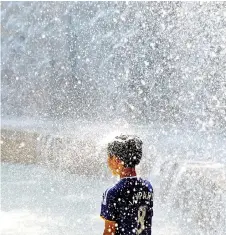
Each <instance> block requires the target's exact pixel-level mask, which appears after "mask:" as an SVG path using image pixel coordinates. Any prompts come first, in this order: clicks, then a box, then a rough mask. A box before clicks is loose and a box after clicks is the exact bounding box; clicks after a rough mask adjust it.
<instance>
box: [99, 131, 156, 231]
mask: <svg viewBox="0 0 226 235" xmlns="http://www.w3.org/2000/svg"><path fill="white" fill-rule="evenodd" d="M141 157H142V141H141V140H140V139H139V138H138V137H136V136H129V135H121V136H117V137H115V140H114V141H113V142H111V143H109V144H108V166H109V168H110V169H111V171H112V173H113V175H119V176H120V181H119V182H118V183H117V184H116V185H115V186H114V187H112V188H110V189H108V190H106V191H105V193H104V195H103V201H102V205H101V213H100V216H101V217H102V218H103V219H104V220H105V229H104V235H130V234H133V235H135V234H138V235H151V225H152V216H153V188H152V185H151V184H150V182H148V181H146V180H144V179H142V178H140V177H137V176H136V170H135V166H136V165H138V164H139V163H140V160H141Z"/></svg>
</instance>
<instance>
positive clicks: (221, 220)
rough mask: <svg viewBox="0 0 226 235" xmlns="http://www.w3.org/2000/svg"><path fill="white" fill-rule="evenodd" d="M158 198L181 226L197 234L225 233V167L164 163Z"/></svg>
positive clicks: (193, 163)
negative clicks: (181, 219) (169, 208)
mask: <svg viewBox="0 0 226 235" xmlns="http://www.w3.org/2000/svg"><path fill="white" fill-rule="evenodd" d="M160 195H161V199H162V202H163V203H168V204H170V207H171V211H174V212H176V213H178V215H179V217H181V218H183V221H184V224H183V226H185V227H187V228H188V230H189V228H191V227H193V230H194V229H195V230H197V234H226V221H225V215H226V213H225V212H226V166H225V165H224V164H220V163H214V162H173V163H172V162H165V163H164V164H163V165H162V168H161V187H160Z"/></svg>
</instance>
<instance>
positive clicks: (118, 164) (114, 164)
mask: <svg viewBox="0 0 226 235" xmlns="http://www.w3.org/2000/svg"><path fill="white" fill-rule="evenodd" d="M108 166H109V168H110V170H111V172H112V174H113V175H120V173H121V171H122V169H123V164H122V161H121V160H119V159H118V158H117V157H116V156H110V155H109V156H108Z"/></svg>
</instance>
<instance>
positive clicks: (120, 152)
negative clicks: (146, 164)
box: [108, 135, 143, 168]
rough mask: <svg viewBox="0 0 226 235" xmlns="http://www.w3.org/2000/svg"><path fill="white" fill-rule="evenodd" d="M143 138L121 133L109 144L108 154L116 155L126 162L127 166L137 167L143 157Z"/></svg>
mask: <svg viewBox="0 0 226 235" xmlns="http://www.w3.org/2000/svg"><path fill="white" fill-rule="evenodd" d="M142 144H143V142H142V141H141V139H140V138H139V137H137V136H134V135H120V136H116V137H115V139H114V140H113V141H112V142H110V143H109V144H108V155H109V156H110V157H111V156H113V155H115V156H116V157H118V158H119V159H120V160H121V161H123V162H124V166H125V167H131V168H133V167H135V166H136V165H138V164H139V163H140V160H141V157H142Z"/></svg>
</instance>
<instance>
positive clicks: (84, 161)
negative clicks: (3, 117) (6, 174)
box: [1, 128, 105, 174]
mask: <svg viewBox="0 0 226 235" xmlns="http://www.w3.org/2000/svg"><path fill="white" fill-rule="evenodd" d="M1 137H2V138H1V155H2V161H7V162H15V163H27V164H30V163H38V164H45V165H47V166H51V167H56V168H60V169H62V170H67V171H69V172H72V173H79V174H97V173H99V171H100V169H101V166H103V164H104V163H105V159H104V156H103V155H104V153H105V152H104V151H103V150H102V149H101V151H100V149H98V147H97V144H96V143H95V141H94V140H93V141H90V140H87V141H85V140H84V139H78V138H77V139H73V138H70V137H61V136H56V135H50V134H39V133H37V132H35V131H34V132H32V131H27V130H24V131H23V130H15V129H12V130H11V129H5V128H3V129H2V131H1ZM103 169H104V167H102V170H103Z"/></svg>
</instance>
